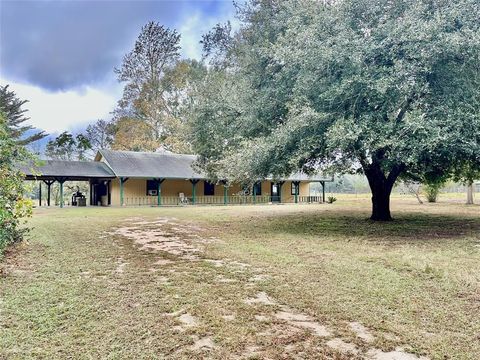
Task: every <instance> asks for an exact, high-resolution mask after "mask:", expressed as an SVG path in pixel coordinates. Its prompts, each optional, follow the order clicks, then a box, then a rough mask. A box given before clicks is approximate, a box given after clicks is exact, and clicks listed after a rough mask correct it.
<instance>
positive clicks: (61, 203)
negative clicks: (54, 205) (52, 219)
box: [60, 181, 63, 208]
mask: <svg viewBox="0 0 480 360" xmlns="http://www.w3.org/2000/svg"><path fill="white" fill-rule="evenodd" d="M60 207H61V208H63V181H62V182H60Z"/></svg>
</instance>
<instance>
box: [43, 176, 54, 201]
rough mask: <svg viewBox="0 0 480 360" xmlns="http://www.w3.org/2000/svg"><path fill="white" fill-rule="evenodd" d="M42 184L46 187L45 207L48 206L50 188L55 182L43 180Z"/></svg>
mask: <svg viewBox="0 0 480 360" xmlns="http://www.w3.org/2000/svg"><path fill="white" fill-rule="evenodd" d="M43 182H44V183H45V184H46V185H47V205H48V206H50V187H51V186H52V184H53V183H54V182H55V180H43Z"/></svg>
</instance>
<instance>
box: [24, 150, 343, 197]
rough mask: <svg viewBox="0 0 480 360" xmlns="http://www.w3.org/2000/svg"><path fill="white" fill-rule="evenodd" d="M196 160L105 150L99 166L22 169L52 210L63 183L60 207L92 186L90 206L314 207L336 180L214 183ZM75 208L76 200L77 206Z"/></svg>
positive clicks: (52, 163)
mask: <svg viewBox="0 0 480 360" xmlns="http://www.w3.org/2000/svg"><path fill="white" fill-rule="evenodd" d="M195 160H196V156H195V155H180V154H166V153H147V152H134V151H113V150H100V151H98V153H97V155H96V156H95V159H94V161H64V160H42V161H41V162H40V164H39V165H37V166H34V167H29V168H27V167H23V168H22V171H23V172H24V174H25V179H26V180H35V181H40V186H39V193H40V194H39V199H40V200H39V202H40V204H39V205H40V206H41V205H42V204H41V198H42V196H41V191H42V186H41V183H42V182H43V183H45V184H46V188H47V194H48V196H47V205H48V206H50V192H51V185H52V184H53V183H55V182H58V183H59V189H60V204H59V205H60V207H63V206H64V200H63V191H64V189H63V184H64V183H65V182H66V181H87V182H88V183H89V189H90V191H89V194H88V197H89V199H86V201H85V202H88V204H89V205H91V206H97V205H102V206H110V205H112V206H121V205H122V206H128V205H130V206H132V205H136V206H138V205H151V206H161V205H196V204H197V205H199V204H218V205H228V204H257V203H315V202H319V203H320V202H324V201H325V183H326V182H331V181H333V179H332V178H327V177H323V176H320V175H315V176H307V175H306V174H303V173H296V174H293V175H292V176H290V177H288V178H285V179H280V180H277V179H263V180H261V181H257V182H255V184H254V185H253V186H252V187H251V188H248V189H247V188H244V187H242V186H241V185H240V184H227V183H226V182H223V181H221V182H219V183H211V182H209V180H208V178H207V177H206V176H205V174H202V173H201V172H199V171H198V170H196V169H195V168H194V167H193V163H194V162H195ZM312 182H319V183H320V184H322V189H323V191H322V195H318V196H311V195H310V183H312ZM72 203H73V201H72Z"/></svg>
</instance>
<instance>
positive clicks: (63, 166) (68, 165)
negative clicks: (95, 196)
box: [20, 160, 115, 180]
mask: <svg viewBox="0 0 480 360" xmlns="http://www.w3.org/2000/svg"><path fill="white" fill-rule="evenodd" d="M20 169H21V171H22V172H23V173H24V174H25V176H26V178H27V179H45V180H46V179H54V178H62V177H67V178H68V180H85V179H92V178H98V179H109V178H115V174H114V173H113V171H112V170H111V169H110V168H109V167H108V166H107V165H106V164H104V163H101V162H95V161H67V160H41V161H40V163H39V164H38V165H31V166H28V165H23V166H21V167H20Z"/></svg>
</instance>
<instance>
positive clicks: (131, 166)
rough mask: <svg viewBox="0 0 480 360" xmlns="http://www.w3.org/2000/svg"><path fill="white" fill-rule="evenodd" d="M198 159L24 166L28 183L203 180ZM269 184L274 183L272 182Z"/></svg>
mask: <svg viewBox="0 0 480 360" xmlns="http://www.w3.org/2000/svg"><path fill="white" fill-rule="evenodd" d="M196 160H197V156H196V155H182V154H163V153H147V152H134V151H113V150H100V151H99V152H98V153H97V156H96V157H95V161H67V160H41V162H40V163H39V164H37V165H30V166H28V165H23V166H20V170H21V171H22V172H23V173H24V174H25V177H26V179H27V180H34V179H39V180H55V179H56V178H66V180H88V179H113V178H115V177H128V178H143V179H145V178H146V179H152V178H165V179H204V180H207V179H208V178H207V176H206V175H205V174H203V173H202V172H200V171H197V170H195V169H194V167H193V166H192V165H193V164H194V162H195V161H196ZM267 180H272V179H271V178H269V179H267ZM283 180H291V181H332V180H333V178H326V177H324V176H322V175H313V176H309V175H306V174H304V173H301V172H299V173H296V174H293V175H292V176H289V177H288V178H286V179H283Z"/></svg>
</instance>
